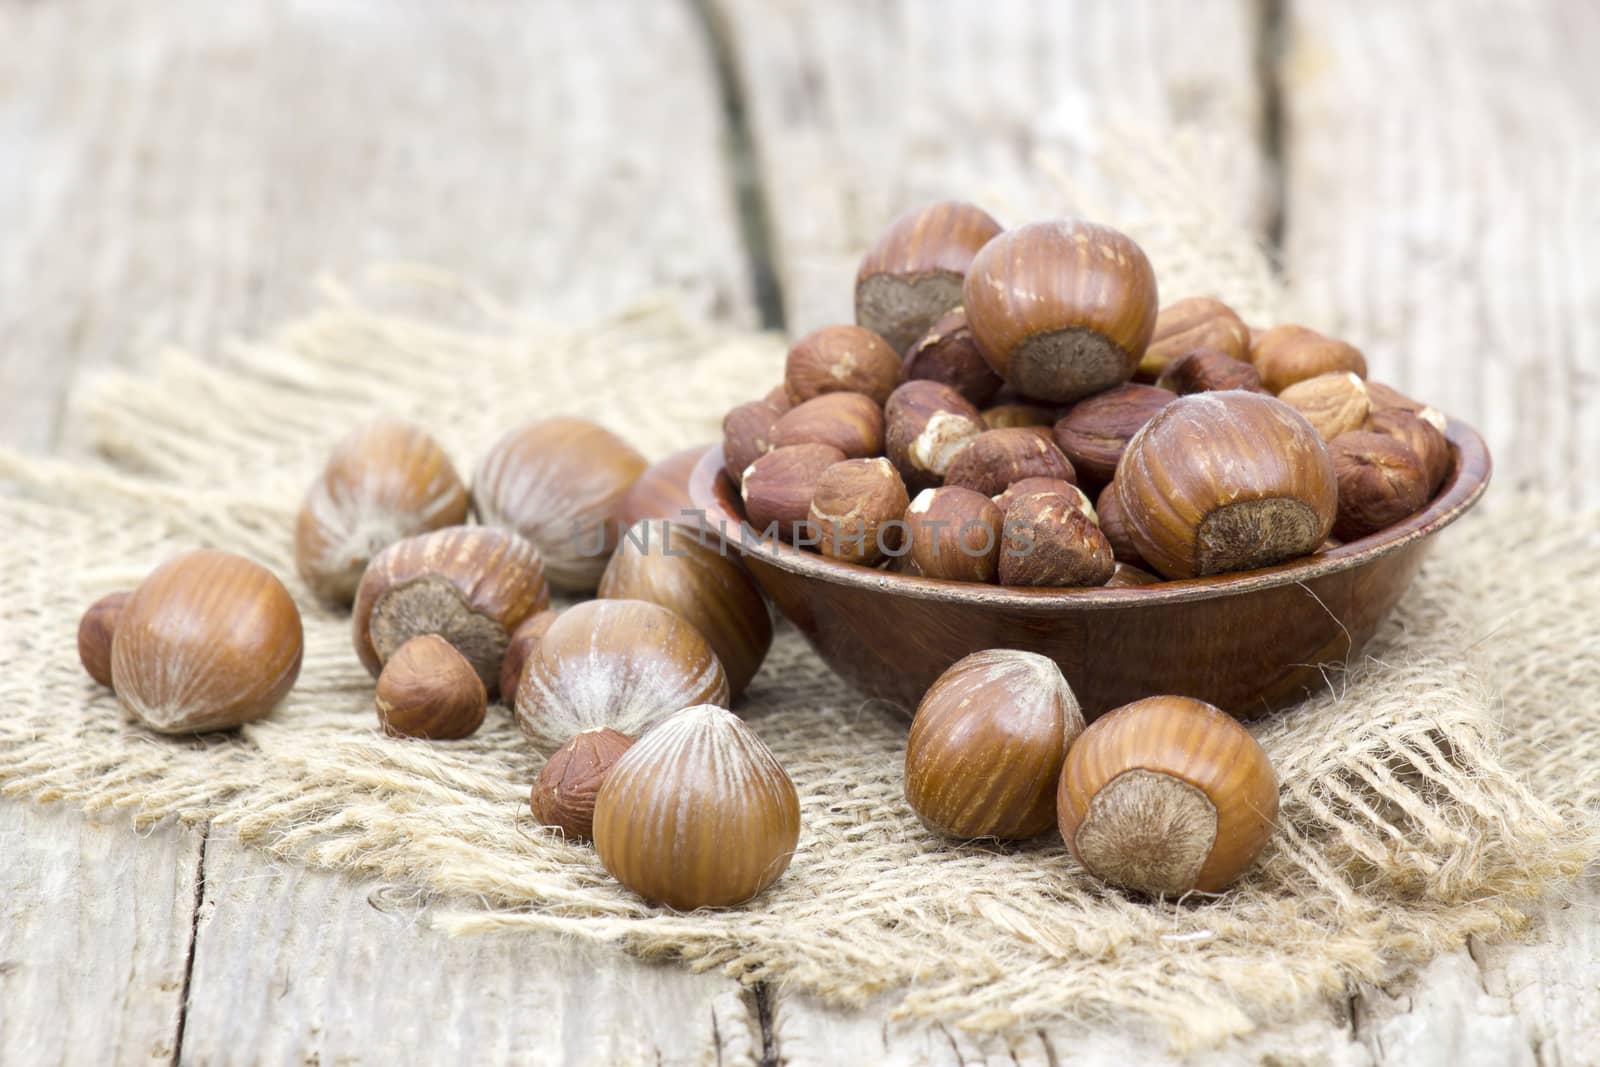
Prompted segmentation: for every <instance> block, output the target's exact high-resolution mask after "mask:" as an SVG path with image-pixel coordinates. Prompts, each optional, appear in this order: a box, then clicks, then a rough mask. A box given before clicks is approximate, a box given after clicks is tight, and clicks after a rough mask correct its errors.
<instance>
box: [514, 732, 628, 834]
mask: <svg viewBox="0 0 1600 1067" xmlns="http://www.w3.org/2000/svg"><path fill="white" fill-rule="evenodd" d="M632 745H633V738H631V737H629V736H628V735H627V734H623V733H618V732H617V731H615V730H613V729H611V728H610V727H609V726H597V727H595V728H593V729H590V730H583V731H580V732H579V733H578V735H577V736H576V737H574V738H573V739H572V740H571V741H568V742H567V743H566V744H564V745H562V746H561V747H560V748H558V749H556V751H555V754H554V755H552V756H551V757H550V759H549V760H548V761H547V762H546V763H545V765H544V769H543V770H542V771H540V772H539V777H538V778H536V779H534V783H533V790H532V792H531V793H530V794H529V796H528V806H529V807H530V808H532V809H533V817H534V818H535V819H538V820H539V821H540V822H542V823H544V825H546V826H553V827H555V828H556V829H557V830H560V831H561V833H562V835H563V836H565V837H567V838H569V839H571V840H573V841H588V840H590V839H591V838H592V837H593V836H594V802H595V798H596V797H598V796H599V795H600V786H601V785H602V784H603V783H604V782H605V780H606V775H607V774H610V773H611V768H612V767H613V766H614V765H615V764H616V762H617V760H619V759H620V758H622V754H623V753H624V752H626V751H628V749H629V748H630V747H632Z"/></svg>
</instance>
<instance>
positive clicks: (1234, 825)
mask: <svg viewBox="0 0 1600 1067" xmlns="http://www.w3.org/2000/svg"><path fill="white" fill-rule="evenodd" d="M1056 810H1057V813H1058V815H1059V817H1060V826H1061V837H1062V839H1063V840H1065V841H1066V843H1067V847H1068V848H1070V849H1071V850H1072V854H1073V856H1074V857H1076V858H1077V860H1078V862H1079V863H1081V864H1082V865H1083V866H1084V868H1085V869H1086V870H1088V871H1089V873H1090V874H1093V875H1094V876H1095V877H1097V878H1100V879H1101V880H1103V881H1106V882H1110V883H1111V884H1113V885H1119V886H1122V887H1124V888H1126V889H1131V890H1134V891H1136V892H1140V893H1145V894H1147V895H1149V896H1154V897H1176V896H1181V895H1182V894H1184V893H1187V892H1189V891H1191V890H1198V891H1200V892H1203V893H1215V892H1217V891H1219V890H1221V889H1223V888H1224V887H1225V886H1227V885H1228V884H1229V883H1230V882H1232V881H1233V880H1234V879H1236V878H1238V877H1239V875H1240V874H1242V873H1244V871H1245V870H1246V869H1247V868H1248V867H1249V866H1250V864H1251V863H1253V862H1254V861H1255V858H1256V857H1257V856H1258V855H1260V853H1261V850H1262V849H1263V848H1264V847H1266V844H1267V841H1268V839H1270V838H1271V836H1272V831H1273V827H1274V825H1275V823H1276V820H1277V816H1278V782H1277V777H1276V776H1275V775H1274V774H1273V771H1272V764H1271V763H1270V761H1269V760H1268V759H1267V754H1266V752H1264V751H1263V750H1262V748H1261V746H1260V744H1258V743H1257V742H1256V739H1255V738H1254V737H1252V736H1251V735H1250V732H1249V731H1248V730H1246V729H1245V728H1244V727H1243V726H1241V725H1239V723H1238V722H1237V721H1236V720H1235V719H1233V718H1232V717H1231V716H1229V715H1227V714H1226V713H1224V712H1222V711H1220V710H1218V709H1217V708H1215V707H1213V706H1212V705H1210V704H1207V703H1205V702H1204V701H1200V700H1192V699H1190V698H1188V697H1180V696H1156V697H1147V698H1146V699H1144V700H1136V701H1134V702H1133V703H1131V704H1126V705H1123V706H1122V707H1120V708H1117V709H1116V710H1115V711H1111V712H1108V713H1107V714H1105V715H1103V716H1101V717H1100V718H1098V719H1096V720H1095V721H1094V722H1093V723H1091V724H1090V725H1089V728H1088V729H1086V730H1085V731H1084V732H1083V736H1081V737H1079V738H1078V741H1077V743H1076V744H1074V745H1073V746H1072V750H1071V751H1070V752H1068V753H1067V759H1066V765H1065V767H1064V768H1063V770H1062V773H1061V783H1060V789H1059V791H1058V793H1057V797H1056Z"/></svg>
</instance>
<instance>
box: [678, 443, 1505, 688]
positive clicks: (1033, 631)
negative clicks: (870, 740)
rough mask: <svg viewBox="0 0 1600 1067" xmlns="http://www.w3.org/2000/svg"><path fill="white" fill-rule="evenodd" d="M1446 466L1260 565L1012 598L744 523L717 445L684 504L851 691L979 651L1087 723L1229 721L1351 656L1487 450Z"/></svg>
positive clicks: (1477, 485)
mask: <svg viewBox="0 0 1600 1067" xmlns="http://www.w3.org/2000/svg"><path fill="white" fill-rule="evenodd" d="M1446 437H1447V438H1449V441H1450V444H1451V451H1452V452H1453V454H1454V458H1455V462H1454V468H1453V470H1452V471H1451V473H1450V477H1449V478H1447V479H1446V480H1445V484H1444V486H1443V488H1442V489H1440V491H1439V493H1438V494H1437V495H1436V496H1435V497H1434V499H1433V501H1432V502H1431V503H1429V505H1428V506H1427V507H1426V508H1424V509H1423V510H1422V511H1420V512H1418V513H1417V514H1415V515H1413V516H1411V517H1410V518H1408V519H1406V520H1405V521H1403V522H1400V523H1398V524H1396V525H1394V526H1391V527H1389V528H1388V529H1386V530H1383V531H1381V532H1379V533H1377V534H1374V535H1373V536H1371V537H1367V538H1365V539H1363V540H1360V541H1352V542H1350V543H1349V544H1345V545H1341V546H1340V547H1338V548H1335V549H1332V550H1331V551H1328V552H1322V553H1318V554H1317V555H1314V556H1308V557H1305V558H1303V559H1298V560H1293V561H1291V562H1289V563H1285V564H1281V565H1279V566H1276V567H1268V568H1265V569H1262V570H1255V571H1246V572H1242V573H1237V574H1225V575H1216V576H1213V577H1209V578H1193V579H1189V580H1187V581H1179V582H1162V583H1160V584H1158V585H1150V586H1143V587H1133V588H1118V589H1098V588H1097V589H1021V588H1011V587H1000V586H992V585H978V584H973V583H966V582H950V581H940V580H935V579H929V578H915V577H910V576H908V575H902V574H896V573H893V572H890V571H886V570H881V569H874V568H870V567H859V566H856V565H854V564H849V563H840V562H837V561H835V560H830V559H827V558H825V557H823V556H820V555H817V554H815V553H812V552H805V551H801V550H799V549H796V548H793V547H791V546H789V545H786V544H783V543H781V542H777V541H772V540H763V539H761V538H759V537H758V535H757V534H756V533H755V531H754V530H753V529H751V528H750V527H748V526H745V525H744V507H743V504H742V502H741V501H740V499H739V493H738V490H737V489H736V488H735V487H734V485H733V483H732V481H731V480H730V479H729V478H728V476H727V474H726V473H725V472H724V471H723V460H722V449H721V448H720V447H718V448H713V449H711V451H709V452H708V453H707V454H706V455H705V456H703V457H702V458H701V460H700V462H699V463H698V464H697V465H696V466H695V468H694V471H693V472H692V473H691V475H690V478H689V495H690V497H691V498H692V499H693V500H694V503H695V506H696V507H697V508H699V509H701V510H703V511H704V512H705V516H706V518H705V521H706V523H707V524H708V525H709V526H710V527H711V528H712V529H713V530H714V531H717V530H720V531H721V532H722V536H723V539H724V540H725V541H726V542H727V544H728V545H729V546H730V548H729V550H730V551H737V552H739V553H740V554H741V555H742V556H743V557H744V561H745V563H746V565H747V566H748V567H749V568H750V572H751V573H752V574H753V575H754V576H755V578H756V581H758V582H759V583H760V584H761V587H762V588H763V589H765V590H766V591H767V594H768V595H769V596H770V597H771V598H772V600H773V602H774V603H775V604H777V606H778V609H779V610H780V611H782V612H783V614H784V615H786V616H787V617H788V618H789V620H790V621H791V622H793V623H794V624H795V626H797V627H798V628H799V629H800V632H801V633H803V634H804V635H805V637H806V640H807V641H809V642H810V643H811V646H812V647H813V648H815V649H816V650H817V653H818V655H820V656H821V657H822V658H823V660H824V661H826V662H827V664H828V666H830V667H831V668H833V670H834V671H836V672H837V673H838V674H839V675H841V676H842V677H843V678H844V679H845V680H847V681H849V682H850V683H851V684H852V685H854V686H855V687H856V688H857V689H859V690H860V691H861V692H862V693H864V694H866V695H868V696H871V697H878V698H881V699H884V700H889V701H892V702H894V703H896V704H899V705H901V706H903V707H905V708H908V709H914V708H915V707H916V705H917V703H918V701H920V700H921V698H922V694H923V693H924V692H926V691H927V689H928V687H929V686H930V685H932V684H933V682H934V680H935V679H936V678H938V677H939V675H940V674H941V673H943V671H944V670H945V669H946V668H947V667H949V666H950V665H951V664H952V663H954V662H955V661H956V660H958V659H960V658H961V657H963V656H965V655H968V654H969V653H972V652H977V651H979V650H981V649H986V648H1020V649H1027V650H1030V651H1033V652H1039V653H1043V654H1044V655H1047V656H1049V657H1050V658H1051V659H1053V660H1055V661H1056V662H1057V663H1058V664H1060V665H1061V670H1062V671H1063V672H1064V673H1065V674H1066V676H1067V681H1068V682H1069V683H1071V685H1072V688H1073V691H1074V692H1075V693H1077V695H1078V699H1079V700H1080V701H1081V702H1082V704H1083V709H1084V713H1085V714H1086V715H1089V716H1093V715H1098V714H1100V713H1101V712H1104V711H1108V710H1110V709H1111V708H1115V707H1119V706H1121V705H1123V704H1126V703H1128V702H1129V701H1131V700H1137V699H1139V698H1140V697H1146V696H1151V695H1153V694H1161V693H1170V694H1182V695H1186V696H1192V697H1198V698H1200V699H1202V700H1207V701H1210V702H1211V703H1213V704H1215V705H1217V706H1218V707H1220V708H1223V709H1225V710H1227V711H1229V712H1231V713H1233V714H1234V715H1236V716H1239V717H1240V718H1250V717H1253V716H1256V715H1259V714H1262V713H1264V712H1266V711H1269V710H1272V709H1274V708H1278V707H1283V706H1285V705H1288V704H1292V703H1294V702H1295V701H1297V700H1300V699H1302V698H1303V697H1304V696H1306V695H1307V694H1308V693H1309V692H1310V691H1312V690H1314V689H1319V688H1321V686H1322V685H1323V675H1322V670H1323V668H1324V667H1327V666H1329V665H1342V664H1344V663H1346V662H1348V661H1349V660H1351V659H1352V658H1353V657H1355V656H1356V655H1358V654H1359V653H1360V652H1361V650H1362V648H1363V647H1365V645H1366V644H1367V642H1368V641H1369V640H1370V639H1371V638H1372V635H1373V633H1375V632H1376V631H1377V628H1378V624H1379V623H1381V622H1382V621H1383V619H1384V617H1385V616H1386V615H1388V614H1389V612H1390V610H1391V609H1392V608H1393V607H1394V606H1395V604H1396V603H1397V602H1398V601H1399V599H1400V597H1401V594H1403V593H1404V592H1405V591H1406V587H1407V586H1409V585H1410V584H1411V579H1412V578H1413V577H1415V576H1416V573H1417V570H1418V568H1420V567H1421V566H1422V561H1423V558H1424V556H1425V555H1426V554H1427V551H1428V548H1429V545H1430V543H1431V541H1430V539H1431V538H1432V537H1433V535H1434V534H1436V533H1438V532H1439V531H1440V530H1442V529H1444V528H1445V527H1446V526H1448V525H1450V524H1451V523H1452V522H1454V521H1455V520H1456V519H1458V518H1460V517H1461V515H1462V514H1463V513H1465V512H1466V510H1467V509H1468V508H1470V507H1472V505H1473V504H1475V503H1476V502H1477V500H1478V498H1479V497H1480V496H1482V495H1483V491H1484V489H1485V487H1487V485H1488V484H1489V471H1490V463H1489V453H1488V450H1487V449H1486V448H1485V447H1484V443H1483V439H1482V438H1481V437H1479V436H1478V434H1477V432H1476V431H1475V430H1473V429H1472V428H1471V427H1470V426H1467V425H1466V424H1464V423H1461V422H1457V421H1455V420H1451V421H1450V423H1449V426H1448V428H1447V430H1446Z"/></svg>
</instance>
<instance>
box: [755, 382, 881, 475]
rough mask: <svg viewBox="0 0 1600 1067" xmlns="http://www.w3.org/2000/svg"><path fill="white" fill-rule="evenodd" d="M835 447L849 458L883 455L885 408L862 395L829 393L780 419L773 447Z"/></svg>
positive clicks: (803, 404) (775, 431)
mask: <svg viewBox="0 0 1600 1067" xmlns="http://www.w3.org/2000/svg"><path fill="white" fill-rule="evenodd" d="M788 445H832V446H833V447H834V448H837V449H838V450H839V451H841V452H843V453H844V454H845V458H847V459H864V458H866V457H868V456H877V455H882V454H883V409H882V408H880V407H879V406H878V405H877V404H876V403H874V402H873V399H872V398H871V397H870V396H866V395H864V394H862V393H825V394H823V395H822V396H819V397H816V398H815V399H812V400H807V401H805V402H804V403H802V404H797V405H795V407H794V408H793V410H791V411H790V412H789V413H788V414H786V415H784V416H782V417H781V418H779V419H778V424H777V425H776V426H774V427H773V428H772V447H773V448H784V447H786V446H788Z"/></svg>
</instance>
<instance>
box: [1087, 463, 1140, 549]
mask: <svg viewBox="0 0 1600 1067" xmlns="http://www.w3.org/2000/svg"><path fill="white" fill-rule="evenodd" d="M1095 513H1096V515H1097V516H1098V517H1099V523H1100V532H1101V533H1103V534H1105V535H1106V540H1107V541H1109V542H1110V543H1111V554H1112V555H1113V556H1114V557H1116V560H1117V562H1118V563H1128V564H1131V565H1133V566H1135V567H1143V566H1144V565H1145V563H1144V557H1143V556H1141V555H1139V547H1138V546H1137V545H1135V544H1134V543H1133V537H1132V535H1131V534H1129V533H1128V519H1127V516H1125V515H1124V514H1123V513H1122V501H1121V500H1119V499H1118V498H1117V483H1116V482H1115V481H1112V482H1108V483H1107V484H1106V487H1105V488H1104V489H1102V490H1100V496H1099V497H1097V498H1096V499H1095Z"/></svg>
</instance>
